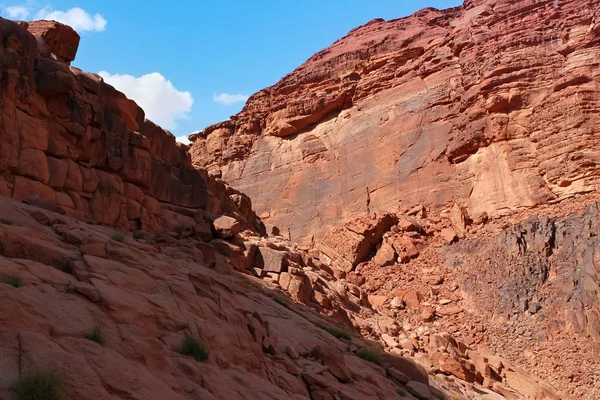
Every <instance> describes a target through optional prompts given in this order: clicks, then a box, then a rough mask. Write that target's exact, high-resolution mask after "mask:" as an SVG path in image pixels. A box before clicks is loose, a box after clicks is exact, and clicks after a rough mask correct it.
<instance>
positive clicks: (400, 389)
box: [396, 388, 406, 396]
mask: <svg viewBox="0 0 600 400" xmlns="http://www.w3.org/2000/svg"><path fill="white" fill-rule="evenodd" d="M396 393H398V394H399V395H400V396H406V392H405V391H404V389H402V388H398V389H396Z"/></svg>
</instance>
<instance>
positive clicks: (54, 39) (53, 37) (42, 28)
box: [26, 21, 81, 65]
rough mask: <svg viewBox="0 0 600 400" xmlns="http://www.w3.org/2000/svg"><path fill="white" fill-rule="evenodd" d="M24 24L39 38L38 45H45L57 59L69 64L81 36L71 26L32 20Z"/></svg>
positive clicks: (73, 57) (75, 53) (74, 54)
mask: <svg viewBox="0 0 600 400" xmlns="http://www.w3.org/2000/svg"><path fill="white" fill-rule="evenodd" d="M26 26H27V30H28V31H29V32H31V33H32V34H33V36H35V37H36V38H40V39H41V41H38V45H39V46H40V47H44V45H46V46H47V47H48V49H49V50H50V52H51V53H52V54H53V55H54V57H55V58H56V59H57V60H58V61H61V62H63V63H65V64H67V65H70V63H71V61H73V60H74V59H75V56H76V55H77V49H78V48H79V40H80V39H81V38H80V36H79V34H78V33H77V32H75V30H74V29H73V28H71V27H70V26H68V25H64V24H61V23H60V22H56V21H34V22H29V23H28V24H27V25H26Z"/></svg>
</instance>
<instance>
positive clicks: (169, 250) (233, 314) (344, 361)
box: [0, 197, 558, 400]
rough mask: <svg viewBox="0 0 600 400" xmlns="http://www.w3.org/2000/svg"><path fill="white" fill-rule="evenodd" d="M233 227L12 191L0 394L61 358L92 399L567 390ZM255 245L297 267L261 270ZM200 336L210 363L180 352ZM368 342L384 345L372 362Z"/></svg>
mask: <svg viewBox="0 0 600 400" xmlns="http://www.w3.org/2000/svg"><path fill="white" fill-rule="evenodd" d="M364 220H365V219H363V220H361V221H363V222H364ZM375 221H377V219H375ZM230 239H231V240H230V241H229V242H226V241H224V240H223V239H218V238H216V233H215V238H214V239H212V240H211V241H209V242H208V243H206V242H204V241H201V240H199V239H197V238H185V239H181V238H179V239H173V238H170V236H164V237H160V236H159V237H147V238H139V237H135V238H134V237H133V236H131V235H123V234H121V236H116V234H115V231H114V230H113V229H112V228H109V227H105V226H99V225H88V224H86V223H83V222H80V221H77V220H74V219H71V218H69V217H67V216H64V215H60V214H58V213H55V212H53V211H49V210H45V209H44V208H41V207H39V206H36V205H25V204H23V203H18V202H16V201H14V200H12V199H7V198H4V197H0V302H1V303H2V307H1V308H0V320H1V321H2V324H0V355H1V357H0V398H2V399H4V398H7V399H8V398H11V397H10V396H11V386H12V384H13V383H14V382H15V381H16V380H17V379H18V378H19V377H20V376H23V375H25V374H27V373H28V371H30V370H34V369H50V370H53V371H56V372H58V373H59V374H61V375H62V377H63V379H64V382H65V386H66V389H67V390H68V392H69V394H70V395H71V396H75V397H74V398H77V399H82V400H97V399H126V398H127V399H129V398H131V399H148V400H151V399H161V400H162V399H288V398H289V399H299V400H300V399H306V400H308V399H336V398H339V399H357V400H358V399H380V400H383V399H386V400H387V399H395V398H399V399H409V400H413V399H415V398H417V399H434V398H436V399H469V400H475V399H482V398H486V399H515V398H516V399H531V400H533V399H535V400H557V399H558V397H557V395H556V394H555V392H554V390H553V389H552V388H551V387H550V386H549V385H547V384H545V383H544V382H542V381H540V380H539V379H537V378H535V377H533V376H532V375H530V374H528V373H526V372H524V371H522V370H520V369H518V368H516V367H513V366H512V365H511V364H510V363H508V362H507V361H505V360H503V359H500V358H498V357H495V356H490V355H486V354H484V353H479V352H478V351H476V349H475V348H474V346H471V345H468V344H465V343H464V342H461V341H459V340H457V339H455V338H454V336H453V335H451V334H448V333H443V334H439V333H436V330H435V329H431V330H430V329H426V328H423V327H419V329H416V330H414V329H413V328H412V327H411V326H410V325H407V324H406V323H404V324H403V325H402V326H400V322H401V320H400V319H395V318H392V317H391V315H390V314H389V313H390V309H389V308H386V307H384V305H383V302H381V303H380V304H378V308H377V309H375V308H373V305H372V304H370V303H369V302H368V301H365V299H366V290H365V289H363V288H361V287H358V286H356V285H354V284H352V283H350V282H349V281H347V280H344V279H336V278H335V277H334V276H333V275H331V274H330V273H329V272H328V267H327V266H326V265H323V264H321V263H320V262H319V261H318V260H316V259H313V258H312V256H311V255H310V254H313V255H317V253H318V250H315V249H308V250H303V249H300V248H299V247H298V246H297V245H295V244H293V243H291V242H289V241H287V240H285V239H283V238H281V237H271V238H264V237H262V238H261V237H259V236H258V235H256V234H255V233H253V232H249V231H246V232H244V233H243V234H241V235H237V236H236V237H235V238H230ZM252 246H258V247H259V249H262V250H268V251H269V253H270V254H272V255H273V257H279V259H280V260H285V262H286V263H285V265H286V266H287V272H282V271H274V270H270V271H269V272H267V273H266V274H264V273H262V271H260V270H259V268H258V266H260V265H261V260H260V258H259V251H255V252H248V253H246V252H244V251H243V250H245V249H248V248H251V247H252ZM240 257H242V258H245V259H247V261H248V262H247V263H243V264H240V263H238V262H236V259H238V258H240ZM280 263H281V261H280ZM234 269H237V270H239V272H241V273H238V272H236V271H235V270H234ZM16 281H18V284H15V282H16ZM369 297H370V296H369ZM380 297H382V298H384V299H386V297H385V296H380ZM324 315H326V316H329V317H331V318H327V317H325V316H324ZM92 328H96V329H100V331H101V332H102V336H103V339H104V340H103V341H102V342H101V343H97V342H93V341H91V340H90V339H89V337H86V332H88V331H89V330H90V329H92ZM353 328H355V329H353ZM189 337H192V338H195V339H196V340H199V341H201V342H202V343H203V344H205V345H206V346H208V348H209V355H208V359H207V360H205V361H204V362H199V361H197V360H194V358H192V357H190V356H186V355H185V354H182V353H181V349H182V347H181V346H182V343H183V341H184V339H185V338H189ZM408 338H410V339H408ZM407 341H408V343H407ZM377 343H382V344H385V346H386V348H387V350H388V352H386V353H383V351H382V350H379V349H378V347H377ZM364 348H369V349H370V350H369V351H371V352H375V353H380V354H381V355H380V356H379V358H378V359H374V362H369V361H367V360H363V359H361V358H360V354H361V352H360V350H361V349H364ZM525 389H526V391H525ZM515 393H517V396H516V397H515V395H514V394H515Z"/></svg>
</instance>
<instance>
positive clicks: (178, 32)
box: [0, 0, 462, 136]
mask: <svg viewBox="0 0 600 400" xmlns="http://www.w3.org/2000/svg"><path fill="white" fill-rule="evenodd" d="M461 3H462V1H461V0H414V1H405V0H301V1H300V0H299V1H295V0H262V1H247V0H246V1H244V0H230V1H217V0H174V1H171V2H165V1H164V0H161V1H158V0H146V1H143V2H142V1H138V0H135V1H134V0H102V1H90V0H49V1H48V2H46V1H38V0H22V1H19V0H17V1H14V2H10V1H7V0H0V12H1V14H2V16H4V17H5V18H7V17H13V19H26V20H31V19H38V18H52V19H59V20H63V22H67V23H69V24H71V25H75V26H74V27H75V29H76V30H77V31H78V32H80V34H81V36H82V41H81V44H80V47H79V53H78V55H77V59H76V60H75V62H74V63H73V65H74V66H76V67H78V68H81V69H83V70H85V71H90V72H95V73H99V72H101V71H103V76H105V79H106V80H107V81H108V82H110V83H112V84H114V85H115V86H118V88H119V89H120V90H122V91H124V92H125V93H126V94H127V95H129V96H130V97H133V98H134V99H136V100H137V101H138V103H144V104H140V105H142V106H143V107H144V108H145V109H146V112H147V113H148V114H149V115H150V117H151V119H155V120H158V122H159V123H161V124H162V125H163V126H165V127H166V128H167V129H170V130H171V131H172V132H173V133H174V134H176V135H179V136H183V135H187V134H189V133H191V132H193V131H197V130H201V129H203V128H205V127H206V126H208V125H210V124H212V123H215V122H219V121H222V120H225V119H227V118H229V116H231V115H234V114H236V113H237V112H238V111H239V110H240V109H241V108H242V106H243V104H244V99H245V96H248V95H251V94H252V93H255V92H257V91H258V90H260V89H262V88H264V87H267V86H270V85H272V84H274V83H275V82H277V81H278V80H279V79H280V78H281V77H283V76H284V75H285V74H287V73H288V72H291V71H292V70H293V69H294V68H296V67H297V66H298V65H300V64H301V63H302V62H304V61H305V60H306V59H307V58H308V57H310V56H311V55H312V54H314V53H315V52H317V51H319V50H321V49H323V48H325V47H327V46H329V45H330V44H331V43H333V42H334V41H335V40H337V39H338V38H340V37H342V36H344V35H345V34H346V33H348V31H350V30H351V29H353V28H355V27H357V26H359V25H362V24H364V23H366V22H368V21H370V20H372V19H374V18H384V19H393V18H399V17H403V16H406V15H409V14H412V13H413V12H415V11H417V10H419V9H421V8H423V7H436V8H447V7H454V6H457V5H459V4H461ZM136 97H137V98H136ZM152 117H154V118H152Z"/></svg>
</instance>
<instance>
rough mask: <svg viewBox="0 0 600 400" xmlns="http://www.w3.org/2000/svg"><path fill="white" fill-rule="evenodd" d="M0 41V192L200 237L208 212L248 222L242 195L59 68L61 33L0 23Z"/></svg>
mask: <svg viewBox="0 0 600 400" xmlns="http://www.w3.org/2000/svg"><path fill="white" fill-rule="evenodd" d="M28 30H29V31H28ZM0 40H1V43H2V46H1V47H0V50H1V51H0V64H1V67H2V69H1V73H2V88H1V90H0V106H1V110H2V111H1V113H0V195H4V196H8V197H14V198H16V199H18V200H24V199H27V198H28V197H31V196H35V197H37V198H38V199H39V200H41V201H45V202H48V203H50V204H53V206H55V207H57V208H58V209H60V210H62V211H63V212H64V213H67V214H69V215H71V216H75V217H77V218H79V219H89V220H93V221H95V222H99V223H102V224H106V225H111V226H117V227H121V228H125V229H134V230H137V229H142V230H146V231H153V232H157V231H161V230H162V229H163V228H165V229H168V230H175V231H177V230H180V231H181V230H188V231H190V230H191V231H206V230H207V224H206V222H207V221H206V220H210V219H211V218H212V217H211V215H218V214H229V215H232V216H235V217H237V218H238V219H240V220H241V221H244V222H246V223H247V226H249V227H252V226H254V225H256V221H255V215H254V213H253V212H252V210H251V204H250V200H249V199H248V198H247V197H246V196H245V195H243V194H241V193H240V192H238V191H236V190H234V189H231V188H229V187H228V186H227V185H225V184H223V183H222V182H217V181H216V180H214V179H209V177H208V174H207V173H206V171H204V170H197V169H195V168H194V167H192V164H191V160H190V156H189V154H188V153H187V149H186V147H185V146H182V145H180V144H177V143H176V141H175V137H174V136H173V135H172V134H170V133H169V132H166V131H164V130H163V129H161V128H160V127H158V126H157V125H155V124H154V123H152V122H151V121H149V120H147V119H146V118H145V116H144V111H143V110H142V109H141V108H140V107H138V106H137V105H136V104H135V103H134V102H133V101H132V100H129V99H127V97H125V95H124V94H123V93H120V92H118V91H117V90H115V89H114V88H113V87H112V86H110V85H107V84H105V83H104V82H103V80H102V79H101V78H100V77H99V76H97V75H94V74H89V73H84V72H82V71H80V70H78V69H77V68H73V67H69V66H68V64H69V63H70V61H72V60H73V59H74V58H75V53H76V51H77V46H78V44H79V36H78V35H77V33H76V32H75V31H73V30H72V29H71V28H70V27H68V26H65V25H62V24H59V23H56V22H50V21H39V22H34V23H30V24H27V23H15V22H11V21H7V20H4V19H0ZM182 208H184V209H186V210H187V211H186V210H183V211H182ZM193 210H196V211H193ZM181 212H183V213H184V214H185V215H180V214H181ZM175 214H177V215H175Z"/></svg>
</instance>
